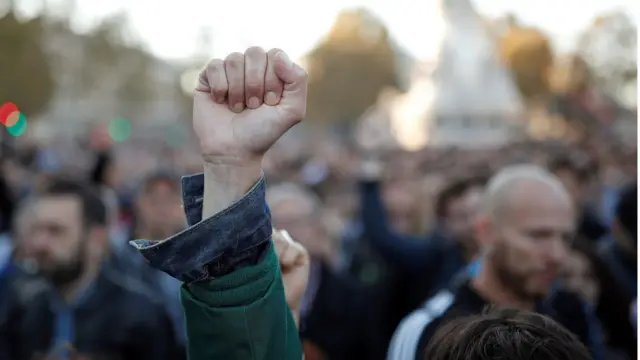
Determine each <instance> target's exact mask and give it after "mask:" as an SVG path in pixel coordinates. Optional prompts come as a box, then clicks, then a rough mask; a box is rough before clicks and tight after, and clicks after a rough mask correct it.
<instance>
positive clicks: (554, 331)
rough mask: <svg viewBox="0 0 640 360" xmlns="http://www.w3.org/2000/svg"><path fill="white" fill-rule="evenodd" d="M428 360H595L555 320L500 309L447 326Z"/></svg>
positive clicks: (428, 352) (433, 342)
mask: <svg viewBox="0 0 640 360" xmlns="http://www.w3.org/2000/svg"><path fill="white" fill-rule="evenodd" d="M424 359H428V360H491V359H509V360H525V359H527V360H593V358H592V357H591V354H590V353H589V350H587V348H586V347H585V346H584V345H583V344H582V342H580V340H578V339H577V338H576V337H575V336H574V335H573V334H571V333H570V332H569V331H568V330H566V329H565V328H564V327H562V326H561V325H559V324H558V323H556V322H555V321H553V320H552V319H550V318H548V317H546V316H544V315H540V314H536V313H532V312H524V311H519V310H513V309H496V308H492V309H488V310H487V311H485V313H483V314H481V315H473V316H469V317H460V318H457V319H454V320H451V321H449V322H447V323H445V325H444V326H442V327H441V328H440V329H439V330H438V331H437V332H436V334H435V335H434V337H433V338H432V339H431V341H430V342H429V345H428V346H427V349H426V352H425V357H424Z"/></svg>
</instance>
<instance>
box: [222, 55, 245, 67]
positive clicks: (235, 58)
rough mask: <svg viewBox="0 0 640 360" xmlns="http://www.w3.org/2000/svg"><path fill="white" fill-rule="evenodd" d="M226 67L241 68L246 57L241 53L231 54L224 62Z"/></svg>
mask: <svg viewBox="0 0 640 360" xmlns="http://www.w3.org/2000/svg"><path fill="white" fill-rule="evenodd" d="M224 63H225V65H226V66H230V67H240V66H244V55H243V54H241V53H239V52H234V53H231V54H229V55H228V56H227V58H226V59H225V60H224Z"/></svg>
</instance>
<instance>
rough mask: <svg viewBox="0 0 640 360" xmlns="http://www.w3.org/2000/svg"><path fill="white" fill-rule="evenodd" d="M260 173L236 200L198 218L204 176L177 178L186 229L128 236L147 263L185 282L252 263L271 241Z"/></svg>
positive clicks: (258, 259)
mask: <svg viewBox="0 0 640 360" xmlns="http://www.w3.org/2000/svg"><path fill="white" fill-rule="evenodd" d="M265 191H266V184H265V181H264V178H261V179H260V180H259V181H258V183H256V185H254V187H253V188H251V190H249V192H248V193H247V194H246V195H245V196H244V197H243V198H242V199H240V200H239V201H238V202H237V203H235V204H233V205H231V206H230V207H228V208H226V209H225V210H223V211H221V212H220V213H218V214H216V215H215V216H213V217H211V218H209V219H205V220H202V221H200V220H201V218H202V200H203V195H204V175H202V174H198V175H192V176H187V177H184V178H183V179H182V198H183V204H184V211H185V214H186V216H187V223H188V224H189V228H187V229H186V230H184V231H182V232H180V233H178V234H176V235H174V236H172V237H171V238H169V239H166V240H162V241H149V240H134V241H131V242H130V243H131V245H133V246H134V247H135V248H136V249H138V250H139V251H140V253H141V254H142V256H144V258H145V259H146V260H147V262H148V263H149V264H150V265H151V266H153V267H155V268H157V269H160V270H162V271H164V272H165V273H167V274H169V275H171V276H173V277H174V278H176V279H178V280H180V281H183V282H191V281H198V280H204V279H208V278H213V277H219V276H223V275H226V274H229V273H231V272H233V271H234V270H236V269H239V268H242V267H245V266H251V265H255V264H257V263H258V262H259V261H260V259H261V258H262V256H263V255H264V254H265V253H266V250H267V249H268V248H269V246H270V244H271V242H270V239H271V231H272V230H271V217H270V215H269V210H268V208H267V206H266V201H265Z"/></svg>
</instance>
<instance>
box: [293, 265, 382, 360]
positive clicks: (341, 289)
mask: <svg viewBox="0 0 640 360" xmlns="http://www.w3.org/2000/svg"><path fill="white" fill-rule="evenodd" d="M364 291H366V290H365V289H364V288H363V287H362V286H359V285H358V284H356V283H355V282H353V281H351V279H350V278H348V277H345V276H343V275H340V274H335V273H333V272H332V271H330V270H329V269H328V268H327V267H324V266H322V267H321V268H320V272H319V285H318V289H317V292H316V294H315V297H314V299H313V301H312V305H311V310H310V311H309V312H308V314H306V316H304V317H303V318H302V321H301V323H302V327H301V333H300V336H301V339H302V341H303V344H305V345H306V346H307V347H308V346H309V345H310V344H313V346H315V347H317V348H318V349H319V350H321V352H323V353H324V354H325V356H326V359H327V360H351V359H367V360H377V359H384V352H385V349H386V344H385V343H383V342H382V341H381V336H382V334H381V332H380V322H379V319H378V317H377V315H378V314H377V310H378V309H377V308H375V306H376V304H377V303H376V302H375V299H371V298H369V297H367V296H366V293H364Z"/></svg>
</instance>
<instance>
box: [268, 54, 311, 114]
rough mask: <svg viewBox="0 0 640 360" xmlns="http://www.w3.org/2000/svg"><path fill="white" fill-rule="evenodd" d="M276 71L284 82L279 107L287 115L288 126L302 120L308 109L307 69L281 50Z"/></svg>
mask: <svg viewBox="0 0 640 360" xmlns="http://www.w3.org/2000/svg"><path fill="white" fill-rule="evenodd" d="M275 57H276V63H275V72H276V75H277V76H278V78H279V79H280V80H282V82H283V83H284V91H283V93H282V100H280V104H279V105H278V107H279V108H280V109H281V110H282V111H283V113H284V114H285V116H286V119H285V120H286V121H287V124H286V125H287V126H288V127H291V126H293V125H295V124H297V123H298V122H300V121H302V119H303V118H304V116H305V113H306V110H307V83H308V75H307V71H306V70H305V69H303V68H302V67H301V66H300V65H298V64H295V63H294V62H293V61H291V59H290V58H289V56H288V55H287V54H286V53H285V52H284V51H280V52H278V53H277V54H276V56H275Z"/></svg>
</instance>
